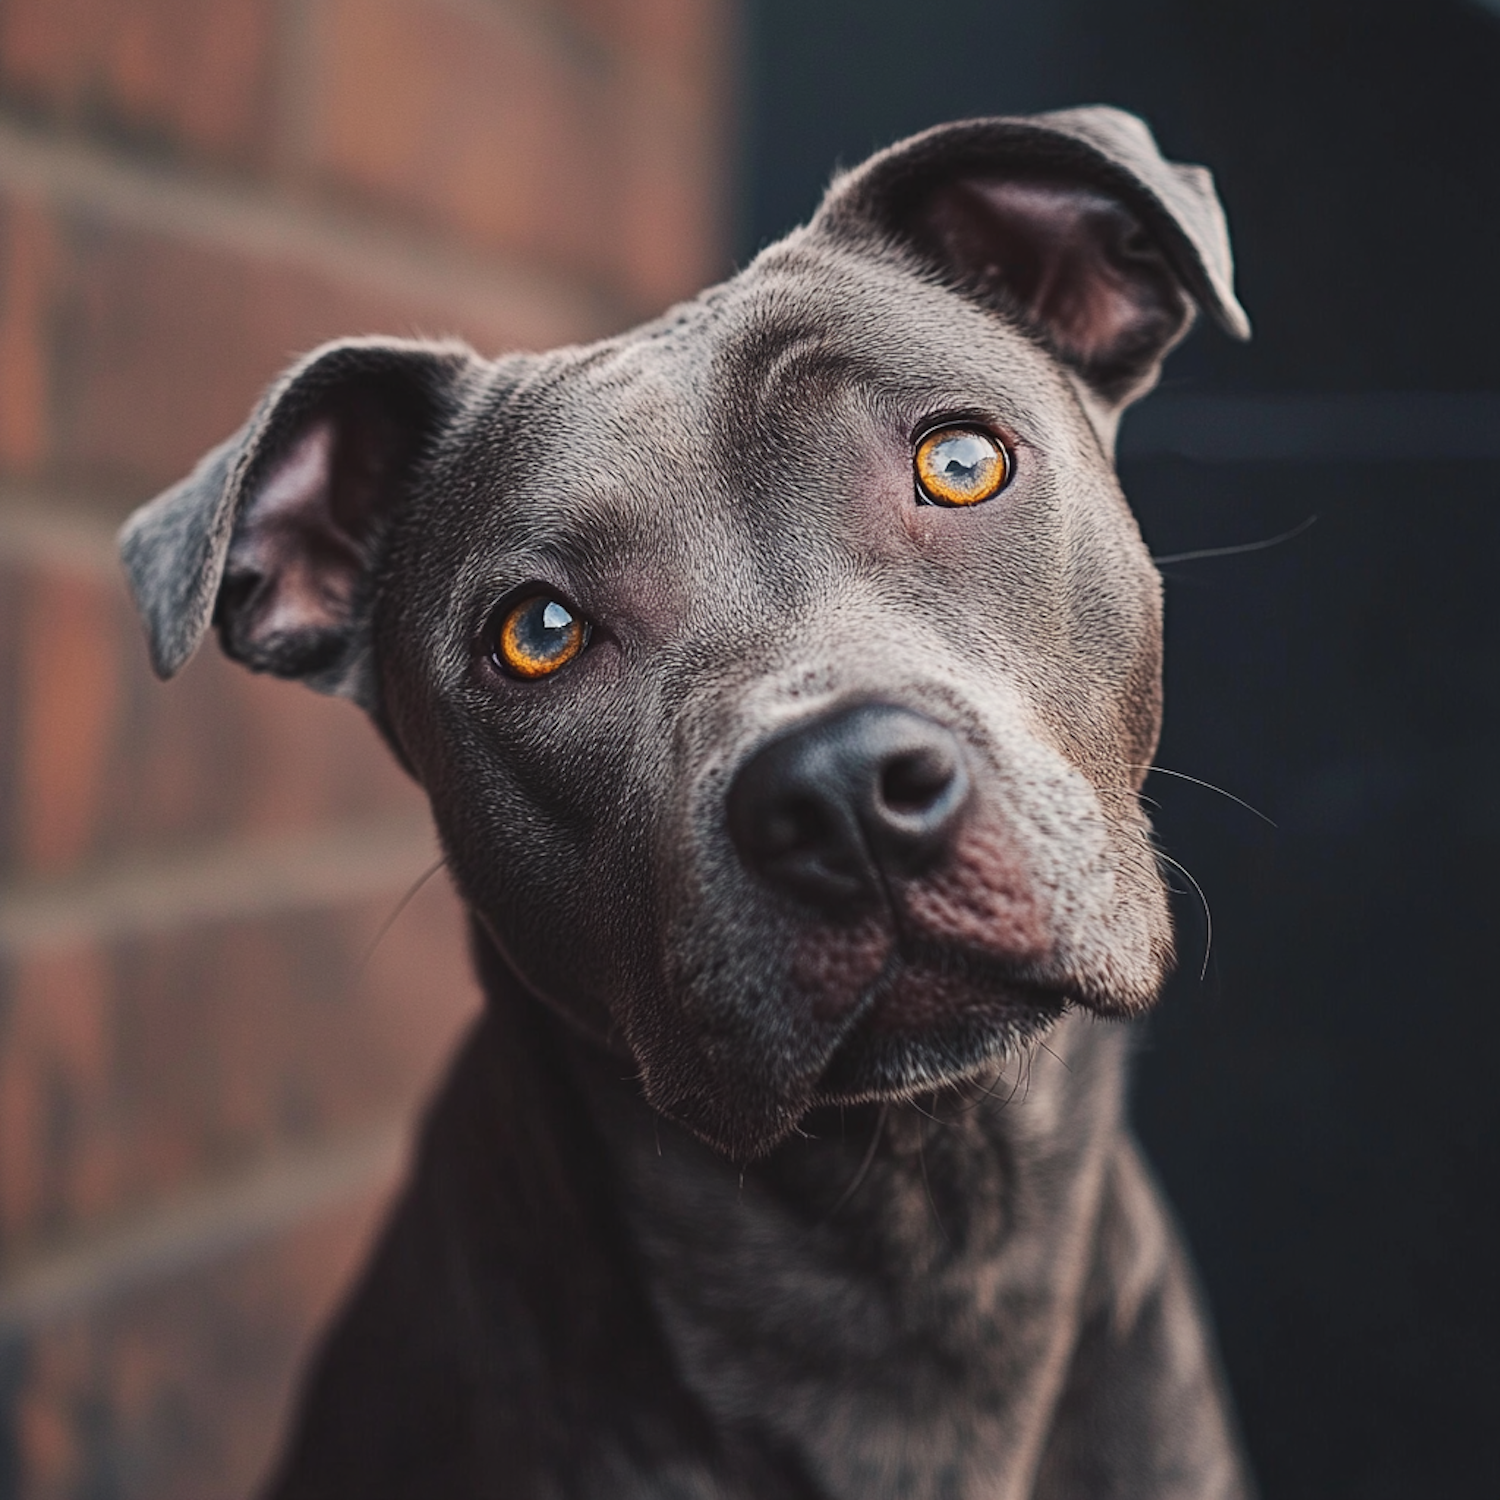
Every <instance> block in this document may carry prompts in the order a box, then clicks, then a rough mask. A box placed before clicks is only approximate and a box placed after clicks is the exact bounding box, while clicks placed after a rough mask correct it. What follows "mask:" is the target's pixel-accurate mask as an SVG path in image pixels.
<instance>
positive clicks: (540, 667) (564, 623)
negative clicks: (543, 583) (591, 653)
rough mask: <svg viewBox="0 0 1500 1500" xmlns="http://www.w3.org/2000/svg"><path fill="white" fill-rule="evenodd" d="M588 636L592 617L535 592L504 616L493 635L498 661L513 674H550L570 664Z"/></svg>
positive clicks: (498, 663) (526, 676) (495, 657)
mask: <svg viewBox="0 0 1500 1500" xmlns="http://www.w3.org/2000/svg"><path fill="white" fill-rule="evenodd" d="M588 639H589V627H588V621H586V620H582V619H580V618H579V617H578V616H577V615H575V614H574V613H573V611H572V610H571V609H569V608H568V606H567V605H566V604H559V603H558V601H557V600H556V599H549V598H548V597H547V595H545V594H533V595H532V596H531V597H530V598H529V599H522V600H521V602H520V603H519V604H513V605H511V607H510V608H509V609H508V610H506V611H505V613H504V614H503V615H502V616H501V618H500V628H499V629H498V630H496V631H495V632H494V635H493V640H494V648H493V650H494V659H495V664H496V665H497V666H499V667H503V668H504V669H505V671H507V672H509V673H510V674H511V676H512V677H524V678H527V679H531V678H536V677H547V676H550V675H551V674H552V673H553V672H555V671H557V670H558V668H559V667H565V666H567V664H568V663H569V662H570V661H572V660H573V658H574V657H575V656H577V655H578V653H579V652H580V651H582V650H583V648H584V647H585V646H586V645H587V644H588Z"/></svg>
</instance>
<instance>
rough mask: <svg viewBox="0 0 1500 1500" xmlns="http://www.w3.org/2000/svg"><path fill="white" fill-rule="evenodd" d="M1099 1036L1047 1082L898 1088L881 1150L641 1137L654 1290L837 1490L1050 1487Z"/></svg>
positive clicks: (1090, 1198) (756, 1436)
mask: <svg viewBox="0 0 1500 1500" xmlns="http://www.w3.org/2000/svg"><path fill="white" fill-rule="evenodd" d="M1067 1029H1068V1028H1067V1027H1065V1028H1064V1031H1066V1030H1067ZM1063 1040H1064V1039H1063V1038H1059V1045H1060V1046H1061V1045H1063ZM1097 1043H1098V1037H1097V1032H1096V1033H1095V1036H1094V1038H1093V1039H1092V1040H1090V1039H1084V1040H1083V1045H1082V1046H1080V1047H1076V1048H1073V1049H1067V1048H1064V1050H1065V1052H1066V1051H1069V1050H1071V1051H1072V1053H1073V1055H1072V1056H1071V1057H1069V1059H1068V1065H1069V1066H1071V1067H1073V1069H1074V1071H1073V1072H1072V1073H1069V1072H1068V1071H1067V1070H1066V1068H1065V1067H1064V1066H1063V1065H1061V1064H1059V1063H1056V1062H1053V1063H1049V1064H1046V1065H1044V1066H1039V1067H1037V1068H1034V1069H1033V1073H1034V1075H1035V1074H1043V1073H1045V1074H1046V1075H1047V1076H1045V1077H1037V1076H1033V1079H1032V1081H1031V1087H1030V1092H1029V1094H1028V1095H1027V1096H1026V1097H1025V1099H1024V1101H1023V1099H1022V1096H1021V1094H1020V1093H1019V1092H1018V1093H1016V1094H1014V1095H1010V1082H1011V1081H1016V1080H1007V1081H1005V1082H1004V1083H1003V1085H1002V1087H1001V1088H1000V1089H999V1090H997V1093H998V1094H999V1098H997V1099H989V1098H982V1099H980V1100H979V1101H978V1103H977V1104H972V1105H971V1106H970V1107H969V1108H967V1109H957V1110H956V1111H955V1112H954V1113H953V1114H952V1115H951V1116H945V1117H944V1118H942V1119H941V1120H940V1119H933V1118H929V1117H927V1116H925V1115H923V1114H922V1113H919V1112H917V1111H914V1110H911V1109H908V1110H905V1111H901V1112H899V1113H898V1112H897V1111H894V1110H893V1111H891V1112H890V1113H889V1114H888V1115H887V1116H886V1117H885V1120H884V1123H883V1125H881V1126H880V1127H879V1128H880V1130H881V1132H882V1139H881V1141H880V1143H879V1145H878V1149H877V1150H876V1152H875V1153H874V1155H873V1156H872V1157H871V1160H870V1162H869V1164H868V1165H867V1166H864V1165H863V1161H864V1156H865V1151H866V1148H867V1145H868V1136H865V1137H856V1138H852V1139H846V1140H842V1141H838V1142H833V1141H825V1142H801V1143H799V1144H798V1146H797V1147H795V1148H792V1149H791V1150H790V1151H788V1152H786V1153H785V1154H784V1155H782V1156H779V1157H778V1158H777V1159H775V1160H774V1161H773V1163H772V1164H771V1165H770V1166H768V1167H767V1168H764V1169H762V1170H760V1171H751V1172H749V1173H747V1174H746V1176H745V1178H744V1180H743V1181H742V1182H736V1180H735V1179H734V1177H733V1176H729V1177H728V1178H727V1181H726V1180H724V1177H723V1174H721V1173H720V1172H718V1171H716V1170H715V1167H714V1165H713V1164H711V1162H710V1161H709V1159H707V1158H705V1157H702V1156H700V1155H699V1154H698V1152H697V1151H696V1150H695V1149H693V1148H691V1147H686V1148H684V1147H682V1146H680V1145H679V1143H677V1142H668V1143H666V1144H665V1145H664V1147H663V1150H662V1154H660V1155H658V1154H657V1149H656V1143H655V1141H654V1140H651V1141H649V1142H644V1141H643V1142H642V1143H641V1144H642V1146H643V1147H644V1149H641V1150H638V1151H630V1152H629V1153H628V1155H627V1158H626V1159H625V1161H624V1162H623V1163H622V1165H623V1168H624V1171H625V1174H626V1178H627V1182H628V1186H627V1190H626V1192H625V1195H624V1201H625V1212H626V1217H627V1220H628V1222H629V1225H630V1232H631V1236H632V1238H633V1240H634V1241H635V1244H636V1246H637V1250H638V1253H639V1255H640V1257H641V1263H642V1267H643V1272H644V1279H645V1283H646V1292H647V1295H648V1297H649V1299H650V1301H651V1303H652V1305H653V1307H654V1309H655V1312H656V1316H657V1319H658V1321H659V1326H660V1328H661V1330H662V1332H663V1334H664V1336H665V1339H666V1343H667V1346H668V1348H669V1350H670V1353H671V1356H672V1358H673V1360H674V1362H675V1363H676V1365H677V1368H678V1370H679V1371H680V1373H681V1375H682V1378H683V1380H684V1382H685V1384H686V1385H687V1386H688V1388H689V1389H690V1391H691V1392H692V1393H693V1395H694V1396H695V1397H696V1399H697V1400H698V1402H699V1403H701V1405H702V1406H703V1407H704V1408H705V1409H706V1410H707V1413H708V1414H709V1416H710V1419H711V1420H712V1422H713V1424H714V1425H715V1427H716V1428H718V1429H719V1430H720V1431H721V1432H724V1433H728V1434H733V1435H735V1436H737V1437H738V1438H739V1440H741V1441H746V1442H749V1443H752V1444H754V1445H757V1446H764V1447H766V1448H768V1449H771V1450H774V1451H775V1452H777V1453H780V1454H783V1455H788V1456H789V1457H790V1460H791V1462H792V1463H793V1466H794V1467H795V1468H796V1470H797V1471H798V1472H799V1473H800V1474H802V1475H804V1476H805V1478H806V1480H807V1482H808V1483H809V1485H810V1486H811V1488H812V1490H813V1492H815V1493H816V1494H818V1495H820V1496H826V1497H828V1500H842V1497H848V1500H867V1497H868V1496H870V1495H874V1494H890V1495H902V1496H904V1497H911V1500H980V1497H984V1500H1008V1497H1012V1496H1014V1497H1017V1500H1020V1497H1023V1496H1025V1495H1027V1494H1029V1493H1030V1488H1031V1483H1032V1479H1033V1477H1034V1474H1035V1469H1036V1463H1037V1459H1038V1456H1039V1454H1040V1451H1041V1448H1042V1445H1043V1444H1044V1442H1045V1439H1046V1436H1047V1432H1048V1430H1049V1427H1050V1423H1051V1417H1052V1412H1053V1409H1054V1406H1055V1403H1056V1400H1057V1395H1058V1392H1059V1389H1060V1387H1061V1384H1062V1381H1063V1378H1064V1375H1065V1372H1066V1367H1067V1363H1068V1360H1069V1358H1070V1356H1071V1353H1072V1349H1073V1346H1074V1341H1075V1338H1076V1333H1077V1326H1078V1319H1077V1307H1078V1302H1079V1298H1080V1291H1081V1286H1082V1282H1083V1278H1084V1275H1085V1273H1086V1269H1087V1262H1088V1256H1089V1254H1090V1250H1091V1242H1092V1225H1093V1217H1094V1214H1095V1213H1096V1208H1097V1201H1098V1190H1099V1181H1100V1172H1099V1170H1098V1169H1097V1168H1098V1165H1099V1164H1100V1163H1102V1160H1103V1152H1102V1150H1101V1149H1100V1143H1101V1141H1102V1140H1103V1139H1104V1138H1105V1136H1106V1134H1107V1132H1106V1131H1105V1130H1104V1129H1103V1128H1102V1127H1104V1126H1105V1125H1107V1124H1108V1123H1109V1121H1110V1119H1111V1116H1112V1107H1111V1095H1112V1093H1113V1090H1112V1088H1111V1087H1110V1086H1109V1083H1108V1082H1106V1081H1104V1080H1103V1079H1100V1078H1098V1077H1096V1076H1095V1075H1096V1074H1097V1073H1099V1072H1101V1071H1102V1073H1103V1074H1104V1075H1106V1077H1107V1075H1108V1074H1109V1073H1110V1072H1111V1071H1112V1069H1113V1067H1114V1060H1113V1059H1112V1058H1111V1057H1110V1056H1108V1055H1106V1054H1113V1053H1114V1051H1115V1049H1114V1047H1113V1046H1105V1047H1104V1048H1103V1049H1102V1052H1101V1049H1100V1048H1099V1047H1098V1045H1097ZM1101 1065H1103V1066H1102V1067H1101ZM1080 1075H1082V1076H1080ZM1089 1079H1093V1081H1094V1083H1095V1084H1096V1085H1098V1084H1099V1083H1101V1082H1103V1087H1096V1088H1095V1089H1094V1090H1093V1091H1090V1090H1089V1089H1088V1088H1087V1087H1086V1086H1085V1084H1086V1081H1087V1080H1089ZM1021 1082H1022V1087H1023V1088H1024V1086H1025V1084H1024V1080H1021ZM1007 1095H1010V1097H1009V1102H1008V1103H1005V1104H1003V1105H1002V1104H1001V1103H1000V1099H1004V1098H1006V1097H1007ZM872 1119H873V1117H872ZM617 1139H618V1137H617ZM820 1146H826V1147H827V1149H826V1150H820V1149H819V1147H820ZM855 1173H861V1176H860V1180H859V1183H858V1186H857V1187H856V1188H855V1190H854V1191H853V1192H852V1193H850V1194H849V1196H848V1199H847V1201H846V1202H845V1203H844V1204H843V1205H842V1206H840V1207H839V1208H838V1209H837V1211H835V1212H833V1213H832V1214H829V1213H828V1211H827V1210H828V1208H829V1207H830V1206H831V1205H832V1204H834V1203H836V1202H837V1200H838V1198H839V1196H840V1191H841V1187H842V1186H844V1185H847V1184H848V1183H849V1182H850V1181H852V1180H853V1176H852V1174H855ZM813 1203H819V1204H821V1212H818V1211H816V1210H814V1209H811V1208H810V1207H809V1205H810V1204H813Z"/></svg>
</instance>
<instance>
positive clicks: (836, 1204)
mask: <svg viewBox="0 0 1500 1500" xmlns="http://www.w3.org/2000/svg"><path fill="white" fill-rule="evenodd" d="M889 1108H890V1106H889V1105H887V1104H882V1105H881V1106H880V1110H879V1113H877V1114H876V1116H875V1128H874V1129H873V1130H872V1131H871V1132H870V1144H869V1145H868V1146H866V1147H865V1154H864V1156H863V1157H862V1158H861V1159H860V1163H859V1166H858V1167H856V1168H855V1171H854V1176H853V1177H851V1178H850V1179H849V1182H848V1184H847V1185H846V1186H845V1188H844V1191H843V1192H842V1193H840V1194H839V1195H838V1197H837V1198H835V1199H834V1200H833V1207H832V1208H830V1209H829V1210H828V1212H827V1213H826V1214H824V1215H823V1217H822V1218H821V1219H820V1220H819V1221H818V1222H819V1224H820V1225H823V1224H826V1223H827V1222H828V1221H829V1220H830V1219H831V1218H833V1216H834V1215H835V1214H836V1213H837V1212H838V1211H839V1210H840V1209H841V1208H842V1207H843V1206H844V1205H845V1204H846V1203H847V1202H848V1201H849V1200H850V1199H851V1198H852V1197H853V1196H854V1195H855V1194H856V1193H857V1192H858V1191H859V1189H860V1185H861V1184H862V1183H863V1182H864V1180H865V1178H866V1177H867V1176H868V1175H869V1172H870V1168H871V1167H872V1166H873V1165H874V1163H875V1153H876V1151H877V1150H878V1149H879V1147H880V1137H881V1136H882V1135H884V1134H885V1116H886V1111H887V1110H888V1109H889Z"/></svg>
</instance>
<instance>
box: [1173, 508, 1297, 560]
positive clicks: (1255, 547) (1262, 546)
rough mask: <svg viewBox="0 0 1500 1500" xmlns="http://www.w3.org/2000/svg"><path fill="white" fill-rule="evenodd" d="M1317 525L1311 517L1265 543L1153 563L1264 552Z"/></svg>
mask: <svg viewBox="0 0 1500 1500" xmlns="http://www.w3.org/2000/svg"><path fill="white" fill-rule="evenodd" d="M1317 524H1318V518H1317V516H1316V515H1311V516H1309V517H1308V518H1307V519H1306V520H1305V521H1303V522H1301V523H1300V524H1299V525H1296V526H1293V527H1292V529H1291V530H1290V531H1282V532H1279V533H1278V534H1277V535H1276V536H1268V537H1266V538H1265V539H1264V540H1263V541H1259V542H1239V543H1237V544H1236V545H1234V546H1233V547H1200V548H1199V549H1198V550H1197V551H1196V552H1168V553H1167V554H1166V555H1165V556H1164V557H1153V558H1152V559H1151V561H1152V562H1154V563H1155V564H1156V566H1157V567H1158V568H1161V567H1165V566H1167V565H1168V564H1169V563H1185V562H1199V561H1201V560H1202V559H1203V558H1206V557H1238V556H1240V555H1241V554H1242V553H1245V552H1264V551H1266V550H1267V548H1270V547H1279V546H1280V545H1281V544H1282V543H1283V542H1290V541H1291V540H1293V538H1295V537H1299V536H1301V535H1302V533H1303V532H1304V531H1307V530H1309V529H1310V528H1312V527H1313V526H1316V525H1317Z"/></svg>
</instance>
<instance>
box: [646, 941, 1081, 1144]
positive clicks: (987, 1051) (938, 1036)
mask: <svg viewBox="0 0 1500 1500" xmlns="http://www.w3.org/2000/svg"><path fill="white" fill-rule="evenodd" d="M1073 1004H1074V999H1073V997H1072V995H1071V994H1070V992H1069V987H1068V986H1066V985H1054V984H1052V983H1037V982H1035V981H1034V980H1032V979H1030V978H1029V977H1021V976H1019V975H1017V974H1015V973H1014V972H1012V971H1010V970H1009V969H1008V968H1007V967H1006V966H1004V965H1000V964H996V963H994V962H992V961H985V960H978V959H975V958H974V957H973V956H972V955H967V956H966V955H961V954H954V953H944V952H937V951H934V952H925V951H924V952H922V953H919V954H913V955H908V956H905V957H900V956H897V955H895V954H892V955H891V957H890V959H889V961H888V962H887V963H886V965H885V966H884V968H883V969H882V971H881V973H880V974H879V976H878V977H877V978H876V979H875V980H874V981H873V982H872V983H870V984H868V985H867V986H866V987H865V988H864V991H863V993H861V995H860V996H859V998H858V1001H857V1002H856V1003H855V1004H854V1005H853V1006H847V1005H846V1006H845V1011H846V1015H845V1022H844V1024H843V1025H841V1026H840V1027H838V1028H837V1030H836V1031H835V1032H834V1033H832V1034H831V1035H830V1036H829V1038H828V1045H827V1050H826V1052H824V1053H823V1054H822V1055H821V1056H818V1057H816V1058H813V1057H810V1056H809V1055H808V1053H807V1052H806V1051H803V1052H802V1053H801V1056H802V1058H803V1060H804V1067H803V1068H802V1069H800V1070H798V1072H797V1074H796V1075H795V1076H787V1075H785V1074H783V1075H782V1076H780V1077H777V1076H776V1072H777V1070H776V1069H775V1068H774V1067H772V1068H770V1069H765V1070H760V1071H757V1070H755V1069H754V1067H753V1064H752V1063H751V1058H752V1057H753V1055H754V1052H755V1051H758V1050H759V1049H752V1051H751V1052H750V1053H742V1054H741V1056H740V1059H739V1061H740V1062H742V1063H743V1064H745V1070H744V1071H743V1072H741V1071H740V1069H739V1068H733V1069H728V1068H724V1067H723V1066H722V1063H721V1065H720V1067H719V1068H717V1069H715V1070H714V1072H715V1077H714V1080H713V1082H712V1084H711V1085H710V1086H704V1085H705V1084H706V1083H708V1080H706V1079H704V1078H703V1076H702V1075H701V1074H700V1075H698V1078H697V1080H696V1086H691V1087H682V1086H681V1085H682V1084H683V1083H684V1082H685V1081H686V1080H684V1079H683V1076H682V1074H681V1073H679V1072H678V1070H677V1069H675V1068H668V1069H662V1070H657V1069H653V1068H649V1067H647V1068H643V1076H644V1077H645V1079H646V1082H647V1096H648V1098H649V1099H650V1100H651V1102H652V1103H653V1104H654V1105H655V1106H656V1108H658V1109H659V1110H661V1112H662V1113H663V1114H665V1115H667V1116H669V1117H670V1118H672V1119H674V1120H675V1121H676V1122H677V1123H678V1124H680V1125H683V1126H685V1127H686V1128H687V1129H688V1130H690V1131H691V1132H692V1133H693V1134H694V1135H696V1136H698V1137H699V1139H701V1140H703V1141H704V1142H705V1143H707V1144H708V1145H709V1146H711V1147H713V1148H714V1149H715V1150H716V1151H719V1152H720V1153H721V1154H723V1155H725V1156H727V1157H729V1158H731V1159H732V1160H735V1161H738V1162H748V1161H752V1160H755V1159H757V1158H760V1157H763V1156H765V1155H767V1154H768V1153H770V1152H771V1151H773V1150H775V1148H776V1147H777V1146H778V1145H780V1144H781V1143H782V1142H783V1141H785V1140H786V1139H787V1138H788V1137H789V1136H791V1135H792V1134H793V1133H794V1132H795V1131H796V1130H797V1128H798V1126H799V1124H800V1123H801V1121H802V1119H803V1118H804V1117H805V1116H806V1115H807V1114H808V1113H809V1112H811V1111H812V1110H814V1109H819V1108H823V1107H826V1106H828V1105H839V1104H861V1103H870V1102H891V1103H897V1102H901V1101H904V1100H907V1099H911V1098H913V1097H914V1096H916V1095H919V1094H923V1093H928V1092H931V1091H932V1090H934V1089H941V1088H945V1087H949V1086H951V1085H955V1084H961V1083H964V1082H967V1081H969V1080H971V1079H973V1078H975V1077H978V1076H981V1075H984V1074H986V1073H989V1072H992V1071H993V1070H994V1069H995V1068H996V1067H997V1066H998V1065H1000V1064H1002V1063H1004V1062H1005V1061H1006V1060H1008V1059H1009V1058H1011V1057H1014V1056H1016V1055H1017V1054H1019V1053H1021V1052H1022V1051H1024V1050H1025V1049H1026V1048H1028V1047H1029V1046H1031V1045H1033V1044H1034V1043H1035V1042H1036V1041H1038V1040H1039V1039H1040V1038H1041V1037H1042V1036H1044V1035H1045V1033H1046V1032H1047V1031H1049V1030H1050V1029H1051V1028H1052V1027H1053V1026H1054V1025H1055V1024H1056V1023H1057V1022H1058V1020H1059V1019H1060V1018H1061V1017H1062V1016H1063V1015H1064V1014H1065V1013H1066V1012H1067V1011H1068V1009H1069V1008H1070V1007H1071V1006H1072V1005H1073ZM663 1085H665V1086H663ZM674 1085H676V1086H674Z"/></svg>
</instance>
